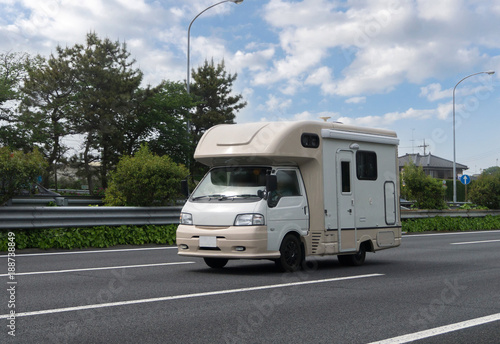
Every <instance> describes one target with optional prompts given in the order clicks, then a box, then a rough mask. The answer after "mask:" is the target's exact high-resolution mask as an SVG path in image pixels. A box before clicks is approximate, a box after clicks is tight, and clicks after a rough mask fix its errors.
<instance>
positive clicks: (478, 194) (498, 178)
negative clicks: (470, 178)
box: [469, 169, 500, 209]
mask: <svg viewBox="0 0 500 344" xmlns="http://www.w3.org/2000/svg"><path fill="white" fill-rule="evenodd" d="M490 171H491V172H490ZM469 198H470V200H471V201H472V202H474V203H476V204H477V205H480V206H483V207H488V208H490V209H500V170H498V169H488V170H485V172H483V173H482V174H481V176H479V178H478V179H477V180H476V181H475V182H474V183H473V184H472V185H471V188H470V191H469Z"/></svg>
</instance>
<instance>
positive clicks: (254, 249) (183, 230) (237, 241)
mask: <svg viewBox="0 0 500 344" xmlns="http://www.w3.org/2000/svg"><path fill="white" fill-rule="evenodd" d="M200 236H202V237H215V238H216V239H215V242H216V244H215V245H214V246H215V247H200ZM176 243H177V247H178V249H179V255H181V256H190V257H213V258H228V259H276V258H279V257H280V253H279V251H268V250H267V226H238V227H236V226H229V227H206V226H187V225H179V227H178V228H177V239H176ZM185 246H187V248H184V247H185ZM237 248H239V249H240V250H237ZM241 248H244V250H243V251H242V250H241Z"/></svg>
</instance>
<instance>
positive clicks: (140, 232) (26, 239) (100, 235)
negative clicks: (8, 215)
mask: <svg viewBox="0 0 500 344" xmlns="http://www.w3.org/2000/svg"><path fill="white" fill-rule="evenodd" d="M176 229H177V225H165V226H153V225H148V226H119V227H109V226H99V227H84V228H55V229H29V230H24V229H16V230H2V231H0V251H7V248H8V242H9V235H8V233H9V232H14V233H15V240H14V241H15V244H16V249H18V250H21V249H24V248H41V249H49V248H60V249H70V250H71V249H74V248H87V247H99V248H102V247H110V246H115V245H143V244H169V245H172V244H174V243H175V231H176Z"/></svg>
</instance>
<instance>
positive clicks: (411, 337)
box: [370, 313, 500, 344]
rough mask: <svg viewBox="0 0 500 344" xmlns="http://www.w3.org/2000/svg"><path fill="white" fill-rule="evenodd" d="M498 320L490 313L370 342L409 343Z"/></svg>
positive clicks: (499, 316) (497, 317)
mask: <svg viewBox="0 0 500 344" xmlns="http://www.w3.org/2000/svg"><path fill="white" fill-rule="evenodd" d="M498 320H500V313H497V314H492V315H488V316H485V317H481V318H476V319H471V320H466V321H462V322H459V323H455V324H451V325H445V326H441V327H435V328H432V329H429V330H425V331H420V332H415V333H410V334H407V335H403V336H399V337H394V338H389V339H385V340H381V341H378V342H372V343H370V344H403V343H409V342H412V341H415V340H419V339H424V338H429V337H433V336H438V335H441V334H445V333H448V332H453V331H459V330H463V329H466V328H469V327H473V326H478V325H483V324H487V323H490V322H493V321H498Z"/></svg>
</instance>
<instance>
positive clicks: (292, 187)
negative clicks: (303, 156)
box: [271, 170, 301, 206]
mask: <svg viewBox="0 0 500 344" xmlns="http://www.w3.org/2000/svg"><path fill="white" fill-rule="evenodd" d="M276 179H277V181H278V188H277V190H276V191H273V192H272V193H271V204H272V205H273V206H276V205H277V204H278V201H279V200H280V199H281V197H287V196H300V195H301V193H300V187H299V181H298V179H297V172H296V171H294V170H279V171H278V172H277V173H276Z"/></svg>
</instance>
